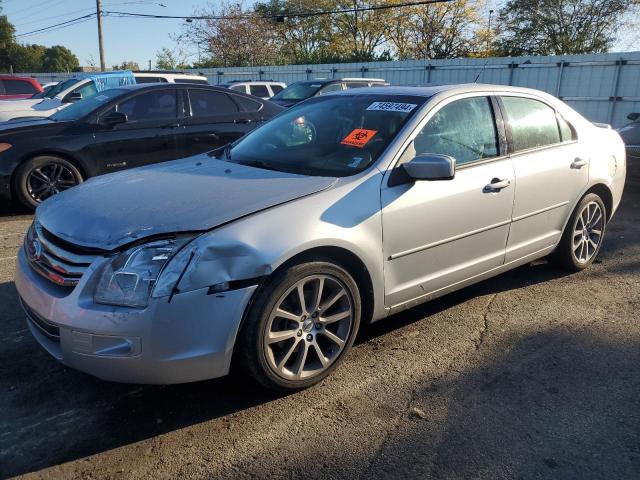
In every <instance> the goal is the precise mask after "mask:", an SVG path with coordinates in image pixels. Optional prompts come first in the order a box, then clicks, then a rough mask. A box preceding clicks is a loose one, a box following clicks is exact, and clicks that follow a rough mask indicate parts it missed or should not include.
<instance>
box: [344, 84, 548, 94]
mask: <svg viewBox="0 0 640 480" xmlns="http://www.w3.org/2000/svg"><path fill="white" fill-rule="evenodd" d="M445 92H446V93H448V94H451V95H455V94H460V93H473V92H489V93H491V92H514V93H527V94H534V95H538V96H540V95H544V96H549V95H548V94H546V93H544V92H542V91H540V90H534V89H532V88H523V87H513V86H509V85H491V84H486V83H459V84H448V85H433V86H429V87H400V86H389V87H371V88H353V89H351V90H343V91H341V92H335V93H332V95H375V94H380V95H387V96H393V95H413V96H416V97H432V96H434V95H436V94H439V93H445Z"/></svg>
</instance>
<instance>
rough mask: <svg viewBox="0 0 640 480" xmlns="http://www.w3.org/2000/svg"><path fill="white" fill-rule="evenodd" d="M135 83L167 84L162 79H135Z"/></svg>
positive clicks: (165, 80)
mask: <svg viewBox="0 0 640 480" xmlns="http://www.w3.org/2000/svg"><path fill="white" fill-rule="evenodd" d="M136 83H168V82H167V79H166V78H163V77H136Z"/></svg>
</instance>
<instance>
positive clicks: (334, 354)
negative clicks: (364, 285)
mask: <svg viewBox="0 0 640 480" xmlns="http://www.w3.org/2000/svg"><path fill="white" fill-rule="evenodd" d="M353 319H354V307H353V300H352V298H351V293H350V292H349V290H348V289H347V287H346V286H345V285H344V284H343V283H342V282H341V281H340V280H338V279H337V278H336V277H333V276H331V275H325V274H322V275H312V276H308V277H305V278H303V279H301V280H299V281H298V282H296V283H295V284H294V285H293V286H291V287H290V288H289V289H288V290H287V291H286V292H285V294H284V295H282V296H281V297H280V298H279V299H278V301H277V302H276V306H275V308H274V309H273V311H272V312H271V314H270V316H269V320H268V322H267V329H266V333H265V335H264V351H265V354H266V358H267V362H268V364H269V366H270V367H271V369H272V370H273V371H274V372H275V373H276V374H277V375H279V376H280V377H282V378H285V379H290V380H291V379H294V380H300V379H307V378H310V377H314V376H317V375H319V374H321V373H322V372H324V371H325V370H326V369H327V368H329V366H330V365H331V364H333V363H334V362H335V361H336V360H337V359H338V357H339V356H340V354H341V353H342V351H343V350H344V348H345V346H346V345H347V341H348V339H349V335H350V333H351V329H352V328H353Z"/></svg>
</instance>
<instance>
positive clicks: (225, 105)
mask: <svg viewBox="0 0 640 480" xmlns="http://www.w3.org/2000/svg"><path fill="white" fill-rule="evenodd" d="M189 100H190V102H191V115H192V117H208V116H211V115H229V114H233V113H237V112H238V106H237V105H236V104H235V103H234V102H233V100H231V98H230V97H229V95H226V94H224V93H222V92H214V91H210V90H197V89H194V90H189Z"/></svg>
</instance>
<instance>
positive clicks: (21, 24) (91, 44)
mask: <svg viewBox="0 0 640 480" xmlns="http://www.w3.org/2000/svg"><path fill="white" fill-rule="evenodd" d="M219 1H220V0H102V2H103V7H102V9H103V11H124V12H134V13H147V14H160V15H190V14H192V13H193V11H194V10H195V9H197V8H202V7H205V6H207V5H208V4H217V3H218V2H219ZM254 2H255V0H245V1H244V4H245V5H251V4H253V3H254ZM487 3H488V5H487V8H490V7H492V8H495V9H496V10H497V7H498V6H499V4H500V0H488V2H487ZM0 5H2V7H3V12H2V13H3V14H4V15H7V16H8V18H9V21H10V22H11V23H13V25H14V26H15V27H16V35H17V38H18V41H20V42H21V43H39V44H42V45H46V46H52V45H63V46H65V47H67V48H69V49H71V51H72V52H73V53H75V54H76V56H77V57H78V59H79V60H80V64H81V65H84V66H86V65H90V64H94V65H99V63H100V56H99V53H98V33H97V22H96V19H95V18H90V19H88V20H86V21H84V22H82V23H78V24H75V25H71V26H68V27H65V28H59V29H57V30H53V31H48V32H41V33H35V34H31V35H24V34H26V33H28V32H32V31H33V30H37V29H40V28H43V27H48V26H50V25H54V24H57V23H60V22H64V21H67V20H71V19H74V18H77V17H80V16H83V15H87V14H90V13H92V12H95V11H96V0H0ZM183 23H184V20H173V19H167V20H157V19H141V18H136V19H133V18H115V17H109V16H106V17H104V18H103V36H104V48H105V60H106V65H107V66H113V65H116V64H120V63H122V62H124V61H134V62H137V63H138V65H139V66H140V68H148V66H149V61H152V66H155V58H156V52H157V51H158V50H160V49H161V48H162V47H169V48H175V46H176V45H175V42H174V41H173V39H172V38H171V35H173V34H176V33H177V32H179V31H180V27H181V25H182V24H183ZM636 33H637V32H636ZM21 35H24V36H21ZM631 37H633V38H631ZM637 40H638V39H637V36H636V35H634V36H625V38H622V39H621V40H620V41H619V42H618V44H617V45H615V47H614V49H613V50H614V51H628V50H634V49H638V45H639V42H638V41H637ZM187 60H188V61H189V62H193V61H195V60H196V54H195V52H194V54H193V56H192V57H191V58H189V59H187Z"/></svg>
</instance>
